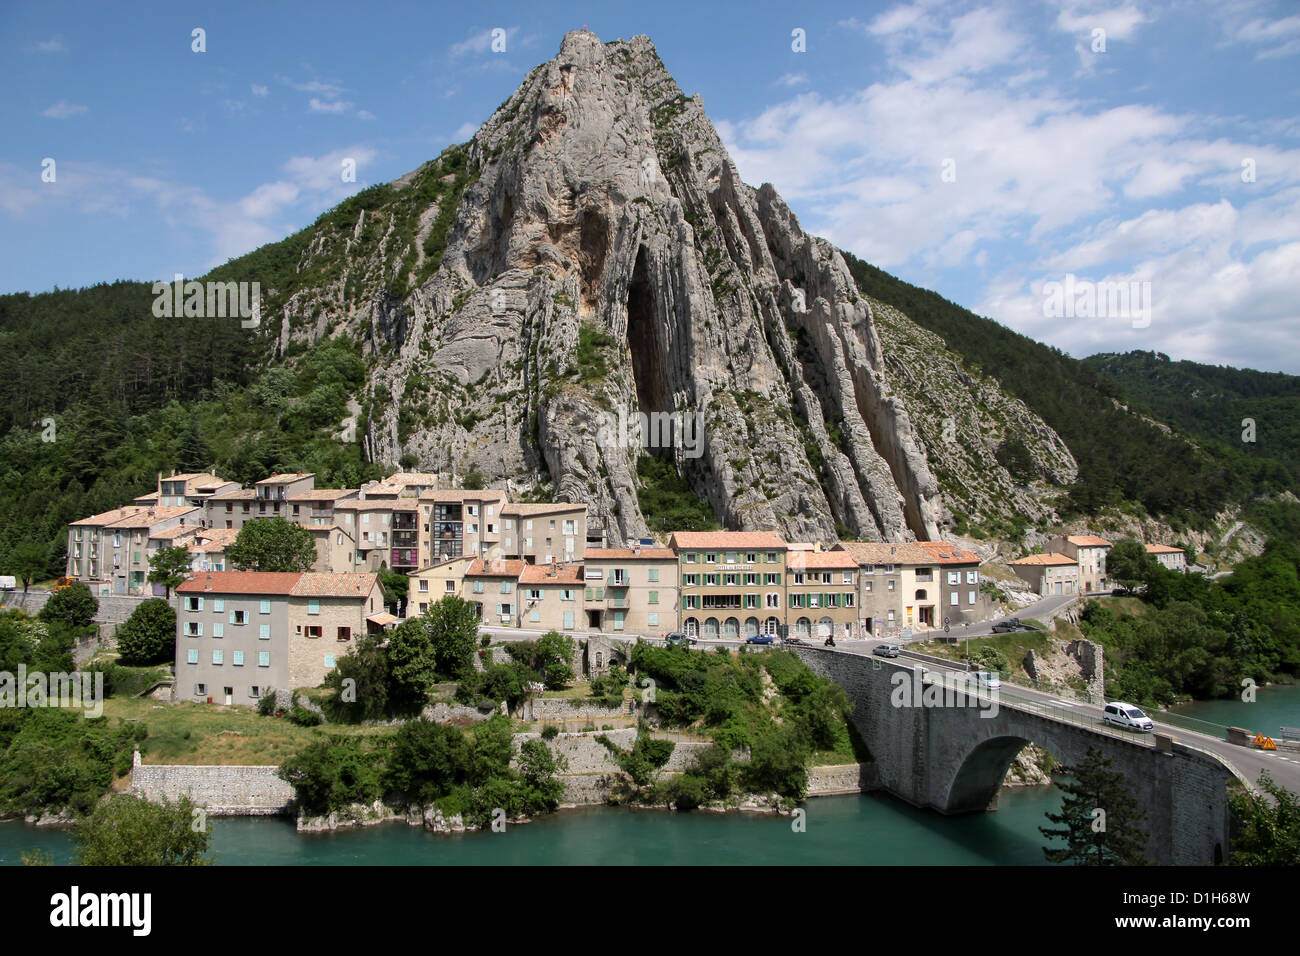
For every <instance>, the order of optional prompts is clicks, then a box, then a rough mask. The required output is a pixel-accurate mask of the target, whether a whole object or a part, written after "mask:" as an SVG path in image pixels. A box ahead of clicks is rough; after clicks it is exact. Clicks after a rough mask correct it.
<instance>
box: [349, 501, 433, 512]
mask: <svg viewBox="0 0 1300 956" xmlns="http://www.w3.org/2000/svg"><path fill="white" fill-rule="evenodd" d="M418 507H419V506H418V505H416V503H415V501H414V500H413V499H407V500H405V501H399V500H396V499H393V498H378V499H371V498H367V499H366V500H364V501H362V500H361V499H360V498H349V499H347V500H346V501H336V502H335V503H334V510H335V511H415V510H416V509H417V508H418Z"/></svg>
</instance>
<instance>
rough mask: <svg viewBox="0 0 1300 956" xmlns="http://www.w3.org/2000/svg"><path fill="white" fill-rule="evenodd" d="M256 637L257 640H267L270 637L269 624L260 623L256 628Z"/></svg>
mask: <svg viewBox="0 0 1300 956" xmlns="http://www.w3.org/2000/svg"><path fill="white" fill-rule="evenodd" d="M257 639H258V640H259V641H269V640H270V639H271V625H270V624H260V625H258V628H257Z"/></svg>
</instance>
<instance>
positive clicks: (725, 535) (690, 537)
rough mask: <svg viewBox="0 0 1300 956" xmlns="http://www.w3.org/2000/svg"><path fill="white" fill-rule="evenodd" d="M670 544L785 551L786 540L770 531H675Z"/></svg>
mask: <svg viewBox="0 0 1300 956" xmlns="http://www.w3.org/2000/svg"><path fill="white" fill-rule="evenodd" d="M669 544H670V545H671V546H672V547H673V548H675V549H677V550H679V551H680V550H682V549H683V548H685V549H700V548H716V549H718V550H735V551H741V550H744V549H746V548H754V549H755V550H759V551H784V550H785V549H786V543H785V540H784V539H783V538H782V537H781V536H780V535H778V534H773V533H772V532H770V531H674V532H673V534H672V537H671V538H669Z"/></svg>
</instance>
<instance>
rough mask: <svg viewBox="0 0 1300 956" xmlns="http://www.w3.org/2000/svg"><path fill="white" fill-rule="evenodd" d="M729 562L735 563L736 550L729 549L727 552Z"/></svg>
mask: <svg viewBox="0 0 1300 956" xmlns="http://www.w3.org/2000/svg"><path fill="white" fill-rule="evenodd" d="M727 563H728V564H735V563H736V552H735V551H728V552H727Z"/></svg>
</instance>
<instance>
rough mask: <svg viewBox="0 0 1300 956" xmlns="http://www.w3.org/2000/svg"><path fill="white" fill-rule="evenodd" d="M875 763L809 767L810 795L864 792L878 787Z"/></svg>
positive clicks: (826, 795)
mask: <svg viewBox="0 0 1300 956" xmlns="http://www.w3.org/2000/svg"><path fill="white" fill-rule="evenodd" d="M875 776H876V771H875V764H870V763H846V764H842V765H839V766H834V767H809V768H808V796H810V797H829V796H833V795H835V794H840V793H862V792H863V791H866V790H874V789H875V788H876V779H875Z"/></svg>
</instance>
